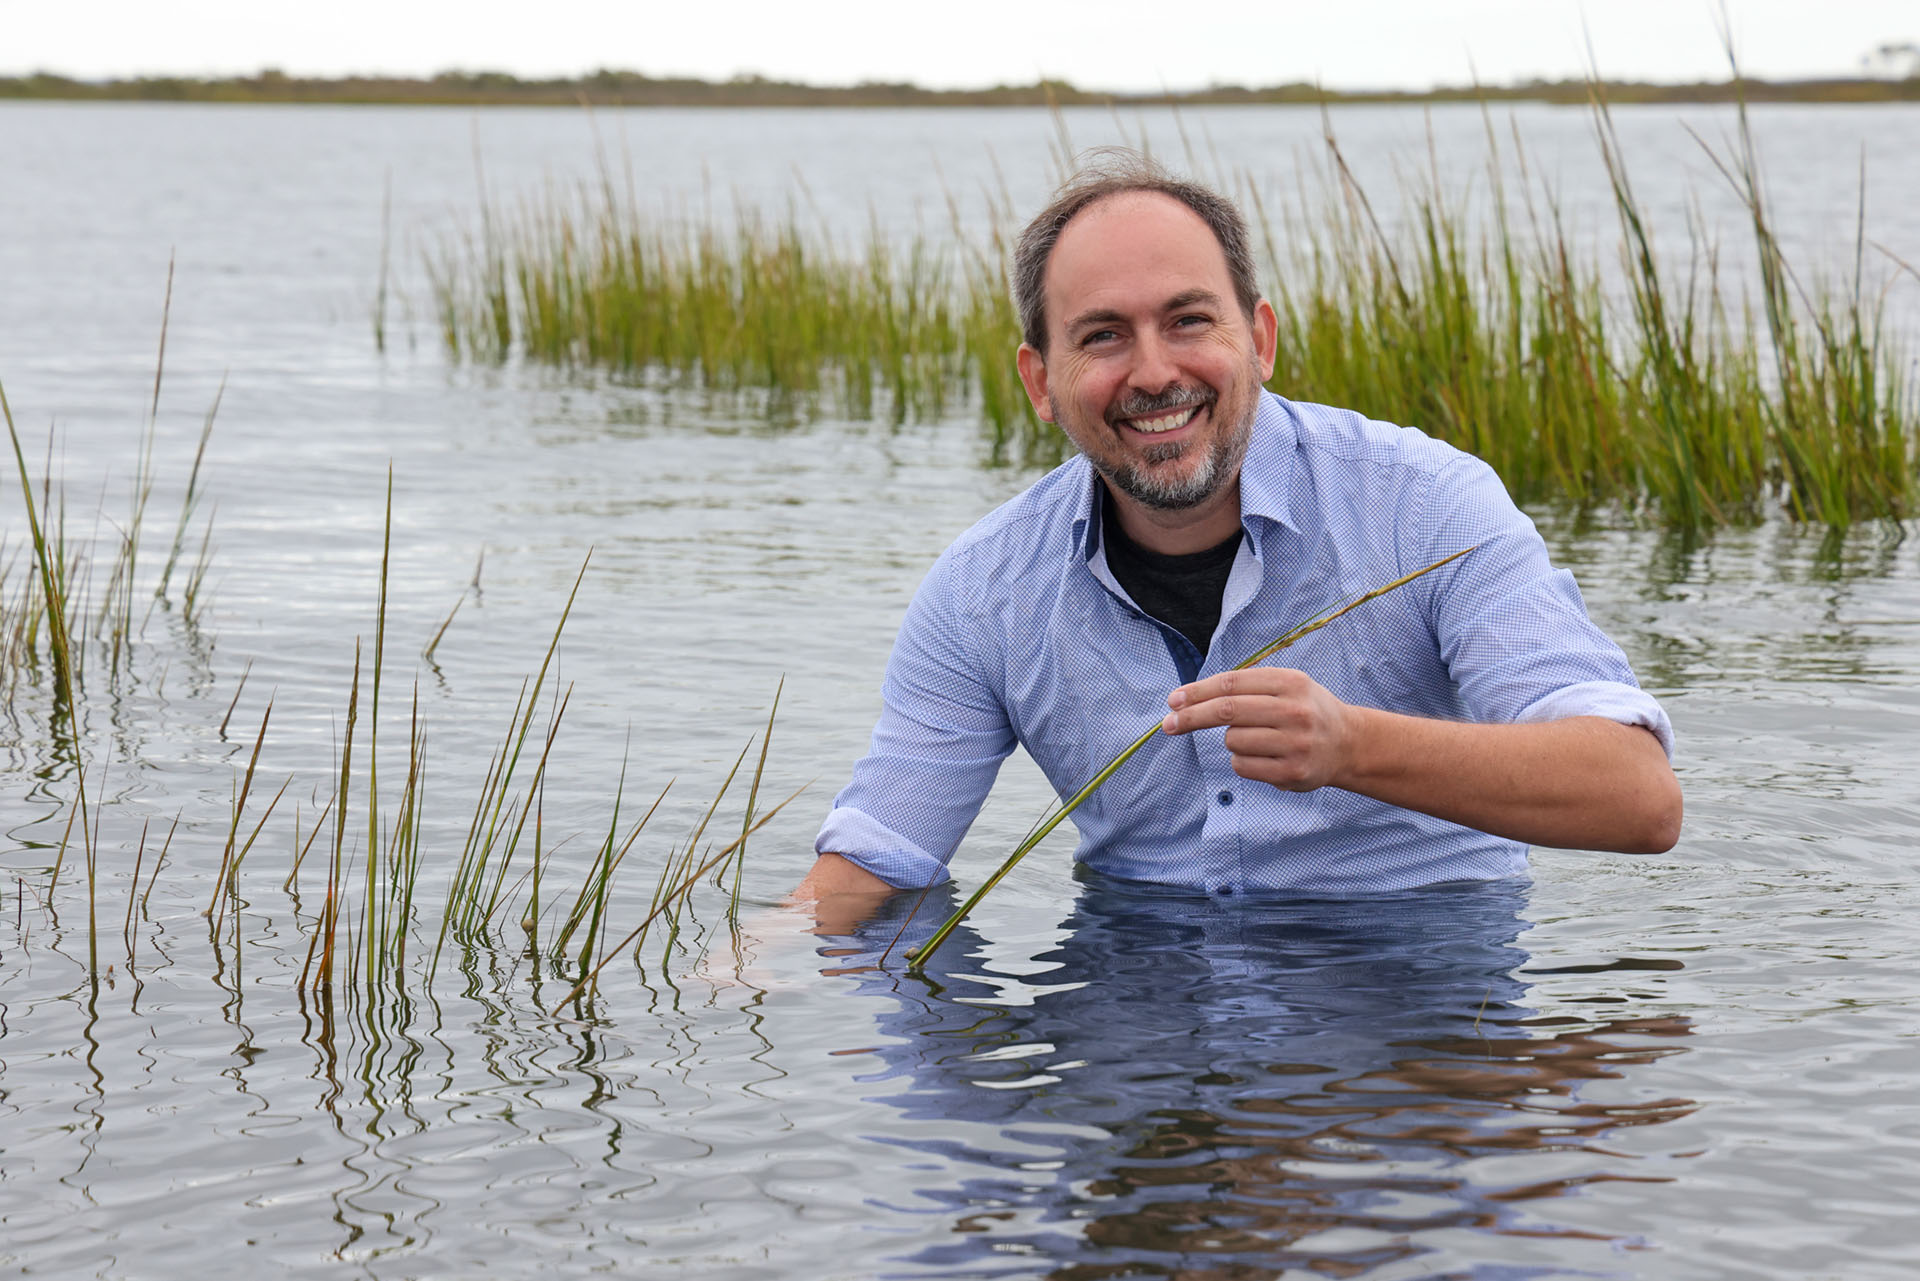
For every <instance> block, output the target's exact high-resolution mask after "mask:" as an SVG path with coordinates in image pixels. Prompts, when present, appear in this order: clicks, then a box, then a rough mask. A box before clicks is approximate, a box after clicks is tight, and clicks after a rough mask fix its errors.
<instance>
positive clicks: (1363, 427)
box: [1275, 397, 1484, 478]
mask: <svg viewBox="0 0 1920 1281" xmlns="http://www.w3.org/2000/svg"><path fill="white" fill-rule="evenodd" d="M1275 399H1276V400H1279V401H1280V407H1281V408H1282V409H1283V410H1284V411H1285V412H1286V413H1287V414H1289V415H1290V417H1291V419H1292V422H1293V426H1294V432H1295V438H1296V440H1297V442H1298V449H1299V451H1300V453H1301V454H1302V455H1303V456H1304V457H1305V458H1306V459H1307V460H1308V462H1309V463H1310V464H1311V463H1313V462H1324V463H1333V464H1345V465H1355V464H1358V465H1361V466H1375V467H1382V468H1391V469H1404V470H1406V471H1409V472H1412V473H1415V474H1418V475H1421V476H1425V477H1428V478H1431V477H1434V476H1437V475H1439V474H1440V473H1442V472H1444V471H1446V470H1448V469H1449V468H1456V467H1460V466H1468V467H1471V466H1473V465H1474V464H1477V463H1478V462H1479V460H1478V459H1476V458H1475V457H1474V456H1473V455H1472V454H1469V453H1467V452H1466V451H1465V450H1462V449H1459V448H1456V447H1455V446H1453V445H1449V444H1448V443H1447V442H1445V441H1443V440H1438V439H1436V438H1434V437H1432V436H1429V435H1428V434H1427V433H1426V432H1424V431H1422V430H1421V429H1420V428H1418V427H1403V426H1401V425H1400V424H1398V423H1390V422H1384V421H1382V420H1380V419H1377V418H1369V417H1367V416H1366V415H1365V414H1362V413H1360V412H1359V411H1357V410H1352V409H1342V408H1340V407H1338V406H1336V405H1319V404H1314V403H1312V402H1310V401H1298V400H1284V399H1281V398H1279V397H1275ZM1481 465H1484V464H1481Z"/></svg>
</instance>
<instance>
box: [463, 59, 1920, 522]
mask: <svg viewBox="0 0 1920 1281" xmlns="http://www.w3.org/2000/svg"><path fill="white" fill-rule="evenodd" d="M1593 119H1594V125H1595V136H1596V141H1597V145H1598V151H1599V160H1600V163H1601V165H1602V166H1603V168H1604V170H1605V173H1606V176H1607V179H1608V190H1609V192H1610V193H1611V197H1612V205H1613V212H1614V214H1615V217H1616V222H1617V224H1618V232H1619V237H1618V241H1617V245H1616V248H1617V257H1618V262H1617V264H1615V265H1612V266H1610V265H1609V264H1608V263H1607V262H1605V261H1604V260H1603V259H1602V258H1601V257H1600V256H1598V255H1595V254H1589V253H1586V252H1583V251H1579V250H1576V249H1575V248H1574V247H1573V245H1572V244H1571V241H1570V237H1569V235H1568V232H1567V229H1566V224H1565V221H1564V219H1563V215H1562V211H1561V209H1560V208H1559V206H1558V204H1557V203H1556V201H1555V199H1554V197H1553V194H1552V192H1551V190H1550V189H1549V188H1548V187H1547V186H1546V185H1545V184H1544V183H1543V182H1539V181H1536V180H1535V179H1534V178H1533V177H1532V175H1531V174H1530V173H1528V171H1527V170H1526V167H1525V155H1524V152H1519V153H1518V160H1519V165H1520V174H1521V182H1522V188H1521V191H1520V193H1519V194H1520V195H1521V196H1522V197H1523V199H1521V200H1520V201H1518V202H1510V201H1509V198H1508V197H1509V192H1508V188H1507V182H1506V176H1505V173H1504V171H1503V165H1502V157H1501V154H1500V148H1499V146H1498V144H1497V142H1496V140H1495V139H1494V137H1493V133H1492V130H1491V129H1490V130H1489V134H1488V141H1489V160H1488V169H1489V178H1490V183H1489V186H1490V189H1491V190H1490V196H1489V203H1490V213H1491V217H1490V218H1488V219H1485V220H1476V219H1475V218H1474V217H1472V216H1471V213H1472V211H1471V210H1470V208H1469V207H1468V204H1467V202H1466V201H1465V200H1463V199H1461V198H1458V197H1456V196H1455V195H1453V194H1450V193H1448V192H1446V191H1443V190H1441V189H1440V188H1439V186H1438V184H1437V182H1436V181H1433V180H1418V179H1414V180H1408V181H1407V182H1406V183H1405V184H1403V187H1402V190H1401V191H1400V193H1399V195H1400V211H1401V214H1402V216H1401V218H1400V219H1399V220H1398V223H1397V226H1398V227H1399V230H1396V231H1389V230H1387V229H1386V227H1385V226H1384V225H1383V223H1382V221H1381V220H1380V219H1379V218H1377V217H1376V215H1375V212H1374V207H1373V204H1372V202H1371V201H1370V199H1369V197H1368V196H1367V194H1366V192H1364V191H1363V190H1362V189H1361V186H1360V184H1359V183H1358V182H1357V181H1356V180H1355V179H1354V177H1353V175H1352V172H1351V170H1350V169H1349V168H1348V166H1347V164H1346V162H1345V159H1344V157H1343V156H1342V155H1341V152H1340V148H1339V144H1338V142H1337V140H1336V139H1335V138H1334V136H1333V133H1332V131H1331V129H1329V130H1328V131H1327V136H1326V153H1325V154H1326V160H1327V164H1326V169H1325V171H1324V174H1323V177H1322V180H1321V182H1320V183H1319V185H1318V187H1317V189H1314V190H1309V191H1307V192H1305V193H1303V194H1302V195H1301V196H1300V198H1299V200H1298V201H1297V204H1296V206H1295V207H1294V208H1292V209H1290V210H1285V211H1282V217H1281V219H1280V220H1279V221H1278V222H1276V220H1275V219H1274V218H1273V217H1270V216H1269V213H1268V210H1267V208H1266V206H1265V203H1264V202H1263V200H1262V198H1261V194H1260V193H1261V183H1260V182H1259V181H1258V180H1257V176H1256V175H1253V174H1242V175H1239V176H1238V177H1237V178H1236V179H1233V180H1230V181H1228V182H1224V183H1221V184H1219V185H1222V186H1229V187H1238V188H1240V189H1242V190H1243V191H1244V192H1245V194H1246V197H1247V204H1248V206H1249V210H1250V213H1251V214H1252V217H1253V221H1254V224H1255V228H1256V234H1257V235H1258V236H1259V237H1260V238H1261V239H1262V240H1263V241H1264V243H1265V245H1266V246H1267V258H1268V264H1267V266H1268V275H1267V279H1268V281H1269V282H1270V285H1269V294H1270V297H1271V298H1272V300H1273V302H1274V305H1275V307H1276V309H1277V311H1278V312H1279V315H1280V320H1281V333H1280V358H1279V361H1278V363H1277V365H1276V368H1275V372H1274V376H1273V379H1272V380H1271V383H1270V385H1271V386H1272V387H1273V388H1274V389H1275V390H1278V391H1280V392H1282V393H1283V394H1285V395H1288V396H1291V397H1294V398H1296V399H1303V400H1315V401H1324V402H1327V403H1331V404H1339V405H1345V406H1350V407H1352V408H1355V409H1358V410H1360V411H1362V412H1364V413H1367V414H1369V415H1371V416H1374V417H1378V418H1383V419H1387V420H1390V421H1394V422H1402V423H1408V424H1411V425H1414V426H1417V427H1420V428H1423V429H1424V430H1426V431H1428V432H1430V433H1432V434H1434V435H1436V436H1438V437H1440V438H1442V439H1445V440H1447V441H1449V442H1451V443H1453V444H1456V445H1459V446H1460V447H1462V448H1465V449H1468V450H1470V451H1472V452H1474V453H1477V454H1479V455H1481V456H1482V457H1484V458H1485V459H1486V460H1487V461H1488V462H1490V463H1492V464H1493V465H1494V467H1495V468H1496V470H1498V471H1499V473H1500V475H1501V476H1502V477H1503V478H1504V479H1505V481H1506V483H1507V485H1508V487H1509V489H1510V490H1511V491H1512V493H1513V495H1514V497H1515V498H1516V499H1518V500H1519V501H1521V502H1523V503H1530V504H1537V503H1565V504H1570V505H1572V506H1575V507H1577V508H1583V509H1595V508H1612V509H1623V510H1626V511H1629V512H1632V513H1635V514H1638V515H1644V516H1646V517H1648V518H1651V519H1656V520H1659V521H1662V522H1665V523H1668V524H1671V525H1675V526H1679V527H1684V528H1694V529H1704V528H1711V527H1714V526H1718V525H1724V524H1737V523H1752V522H1754V521H1758V520H1761V519H1764V518H1765V517H1766V515H1767V514H1769V513H1770V512H1775V511H1781V512H1784V513H1785V514H1786V515H1787V516H1789V517H1790V518H1791V519H1795V520H1803V521H1812V522H1818V523H1822V524H1826V525H1829V526H1832V527H1834V528H1844V527H1845V526H1846V525H1848V524H1849V523H1851V522H1853V521H1857V520H1863V519H1882V518H1884V519H1894V520H1898V519H1904V518H1907V517H1910V516H1912V515H1914V514H1916V513H1920V406H1917V405H1916V403H1915V394H1916V388H1915V387H1914V386H1913V384H1912V383H1911V381H1910V375H1909V373H1908V370H1907V367H1908V361H1909V357H1908V355H1907V353H1905V352H1904V351H1902V350H1899V349H1897V348H1896V346H1895V345H1894V344H1893V343H1891V342H1890V341H1889V339H1888V337H1887V334H1886V331H1885V329H1884V327H1883V324H1882V320H1883V316H1882V312H1881V309H1880V300H1879V299H1877V298H1875V297H1874V296H1873V295H1872V292H1871V286H1870V284H1869V282H1868V281H1867V280H1866V278H1865V272H1864V269H1863V261H1862V260H1863V259H1864V257H1865V252H1864V251H1865V246H1866V240H1865V236H1864V211H1863V217H1862V220H1861V225H1860V226H1859V227H1858V228H1856V239H1855V250H1856V254H1855V269H1854V271H1853V274H1852V277H1851V279H1850V280H1849V281H1847V282H1845V283H1844V286H1843V287H1840V288H1826V289H1822V288H1817V287H1815V288H1810V287H1808V286H1807V284H1806V283H1805V282H1802V281H1800V280H1799V279H1798V278H1797V277H1796V276H1795V274H1794V272H1793V271H1792V269H1791V268H1790V266H1789V264H1788V263H1787V261H1786V259H1785V257H1784V255H1783V253H1782V251H1781V248H1780V245H1779V242H1778V239H1777V237H1776V236H1775V234H1774V231H1773V223H1772V215H1771V212H1770V210H1769V207H1768V204H1767V201H1766V196H1765V191H1764V187H1763V184H1762V183H1761V181H1760V165H1759V159H1758V150H1757V148H1756V146H1755V144H1754V139H1753V132H1752V128H1751V123H1750V121H1749V120H1748V118H1747V115H1746V111H1745V107H1744V104H1743V105H1742V106H1741V109H1740V114H1739V117H1738V120H1739V126H1738V130H1737V138H1736V140H1735V142H1734V143H1733V145H1732V147H1731V149H1730V154H1728V155H1726V156H1724V157H1722V156H1716V163H1717V164H1719V165H1720V167H1721V168H1722V170H1723V172H1724V173H1725V175H1726V177H1727V179H1728V180H1729V182H1730V183H1731V185H1732V187H1733V189H1734V191H1735V192H1736V194H1737V195H1738V197H1739V199H1740V200H1741V202H1742V204H1743V205H1744V206H1745V208H1746V211H1747V217H1746V223H1747V227H1748V231H1749V233H1750V236H1751V241H1752V251H1753V253H1754V255H1755V259H1756V263H1757V269H1758V278H1759V281H1760V298H1759V309H1758V315H1757V316H1756V314H1755V311H1754V309H1753V308H1751V307H1749V306H1748V305H1746V304H1745V303H1744V302H1743V301H1741V299H1740V298H1739V296H1738V295H1737V293H1736V292H1735V291H1734V289H1733V287H1732V286H1730V285H1729V284H1727V283H1726V282H1725V281H1724V280H1723V279H1722V271H1721V264H1722V262H1723V259H1724V252H1725V251H1724V250H1723V248H1722V246H1720V245H1719V244H1718V243H1717V242H1716V241H1715V240H1714V239H1713V237H1712V236H1711V235H1710V234H1709V233H1708V231H1707V230H1706V229H1705V228H1703V227H1702V226H1700V225H1699V223H1698V222H1697V221H1696V222H1694V223H1691V224H1690V225H1689V229H1688V235H1689V243H1688V244H1687V245H1686V249H1687V251H1688V252H1687V254H1686V259H1685V261H1684V263H1683V264H1682V265H1681V267H1680V268H1678V269H1676V268H1675V267H1674V266H1673V264H1672V263H1671V262H1670V261H1669V259H1668V258H1667V257H1666V256H1664V251H1663V250H1662V249H1660V248H1659V247H1657V246H1656V245H1655V243H1654V236H1653V233H1652V231H1651V229H1650V227H1649V225H1648V222H1647V219H1646V217H1645V213H1644V210H1643V207H1642V206H1641V204H1640V202H1639V199H1638V197H1637V196H1636V195H1635V192H1634V189H1633V186H1632V184H1631V182H1630V181H1629V180H1628V176H1627V169H1626V163H1625V159H1624V156H1623V154H1622V152H1621V148H1620V143H1619V139H1618V136H1617V135H1616V133H1615V131H1614V128H1613V121H1612V118H1611V115H1610V113H1609V110H1608V107H1607V104H1606V102H1605V100H1604V98H1603V97H1601V96H1600V94H1599V90H1598V88H1597V87H1596V91H1595V98H1594V102H1593ZM1068 150H1070V144H1063V146H1062V151H1063V154H1064V153H1065V152H1066V151H1068ZM1510 203H1517V205H1518V207H1519V209H1520V211H1521V212H1520V213H1519V214H1518V215H1517V216H1516V214H1515V213H1513V212H1511V211H1510ZM955 225H956V226H957V225H958V219H955ZM1012 225H1013V216H1012V213H1011V210H1010V208H1009V207H1008V205H1007V202H1006V201H1005V199H1004V198H1003V199H1002V200H1001V201H1000V202H999V203H998V204H997V205H996V207H995V209H994V217H993V220H992V223H991V229H990V230H989V232H988V233H987V235H986V236H985V238H984V239H976V240H968V239H966V238H963V237H961V236H960V235H958V234H957V233H956V234H954V236H953V237H952V240H951V242H950V243H948V244H946V245H934V244H931V243H930V242H929V241H928V240H927V239H926V238H925V237H924V236H921V237H916V238H915V239H913V240H912V241H910V242H909V243H908V244H907V245H906V246H905V247H904V248H897V249H896V248H893V247H891V246H890V245H889V244H888V243H887V242H886V241H885V240H884V239H883V238H882V237H881V236H880V235H879V234H878V233H877V232H875V233H873V234H871V235H870V237H869V239H868V241H867V243H866V245H865V246H864V248H863V249H861V250H859V251H857V252H849V251H846V250H845V249H843V248H842V247H840V246H838V245H837V244H835V243H834V242H833V241H832V240H831V239H830V238H828V237H827V236H825V235H824V234H814V233H808V232H806V231H804V230H803V229H802V227H801V226H800V224H799V223H798V221H797V219H795V218H793V217H792V216H789V217H788V218H787V219H786V220H785V221H771V220H768V219H766V218H764V217H762V216H761V215H759V214H758V213H756V212H755V211H753V210H745V211H742V212H741V213H740V214H739V216H738V218H737V220H736V225H735V226H734V227H733V228H732V229H731V230H723V229H722V228H721V227H720V226H718V225H717V224H715V223H713V222H711V221H709V222H707V223H705V224H699V223H696V224H695V225H693V226H692V227H691V228H682V229H674V228H672V227H669V226H668V225H667V224H665V223H663V222H659V221H655V220H650V219H648V218H646V217H643V216H642V215H641V214H640V213H639V212H638V210H637V207H636V205H635V203H634V202H633V201H632V199H631V197H620V196H618V195H616V194H615V193H614V191H613V189H612V185H611V184H610V183H606V182H603V183H602V184H601V187H600V188H599V189H598V190H593V189H589V190H588V191H587V192H585V193H583V194H582V196H581V197H580V198H579V199H578V200H576V201H570V202H569V201H562V200H558V199H548V200H547V201H545V202H543V203H537V204H530V205H526V206H522V207H521V208H520V209H519V210H518V211H517V212H509V211H503V210H500V209H495V208H493V207H491V206H490V205H489V206H486V207H485V208H484V209H483V215H482V218H481V232H480V235H479V237H478V238H477V239H472V240H467V241H462V242H455V243H452V244H449V245H448V246H446V247H444V248H443V249H442V251H441V252H440V253H439V254H438V255H437V256H436V257H435V258H434V259H433V261H432V262H431V264H430V268H431V273H432V277H433V282H434V290H435V296H436V298H437V300H438V307H439V314H440V318H441V327H442V332H443V335H444V337H445V340H446V343H447V346H448V348H449V350H450V351H452V352H453V353H454V354H455V355H456V356H457V357H462V358H467V359H475V360H483V361H495V360H503V359H506V358H508V357H509V356H514V355H517V356H519V357H522V358H525V359H528V360H533V361H539V362H543V363H550V364H555V365H559V366H562V367H566V368H594V369H611V370H615V371H620V372H623V373H626V374H638V373H640V372H642V371H662V372H664V373H666V374H667V375H669V376H672V377H677V378H682V379H685V380H687V381H689V382H691V383H694V384H696V385H699V386H702V387H706V388H723V389H756V388H757V389H764V390H766V391H767V392H769V393H771V394H772V395H773V397H774V400H775V402H776V403H782V404H786V403H791V400H792V398H793V397H796V396H798V397H808V396H812V397H822V396H824V397H829V398H831V399H833V400H834V401H835V402H836V403H837V406H838V407H839V408H840V409H842V410H843V411H844V412H848V413H851V414H854V415H864V414H867V413H871V412H873V411H874V408H875V406H876V404H878V403H879V402H880V401H882V400H884V401H885V402H886V404H887V405H888V406H889V409H888V412H889V413H891V414H892V416H893V417H895V418H896V419H902V418H907V417H918V418H932V417H936V416H939V415H940V414H942V413H943V412H945V411H946V410H947V408H948V406H949V405H951V404H956V403H959V402H960V401H963V400H971V402H972V403H973V405H974V407H975V411H976V412H977V414H978V415H979V417H980V419H981V421H982V423H983V425H984V426H985V428H986V429H987V431H988V433H989V436H990V439H991V442H992V451H991V452H992V457H993V458H994V459H995V460H996V461H1013V462H1020V463H1024V464H1035V463H1045V462H1050V461H1053V460H1056V459H1057V458H1058V457H1060V456H1061V452H1062V449H1063V442H1062V441H1061V439H1060V437H1059V435H1058V434H1057V433H1055V432H1053V431H1051V430H1050V429H1048V428H1046V427H1044V426H1043V425H1041V424H1039V423H1037V422H1036V421H1035V420H1034V418H1033V417H1032V415H1031V414H1030V412H1029V410H1028V406H1027V401H1026V397H1025V395H1024V392H1023V391H1022V390H1021V388H1020V386H1019V383H1018V381H1017V379H1016V378H1015V377H1014V373H1013V360H1012V353H1013V351H1014V349H1015V347H1016V346H1017V345H1018V343H1019V341H1020V336H1019V327H1018V324H1017V321H1016V318H1015V315H1014V311H1013V307H1012V304H1011V302H1010V301H1009V299H1008V297H1007V290H1006V287H1005V271H1004V264H1005V261H1006V256H1007V251H1008V247H1009V239H1010V237H1009V234H1008V230H1007V229H1008V228H1009V227H1011V226H1012ZM1881 297H1882V298H1883V297H1884V295H1881ZM876 398H878V399H876Z"/></svg>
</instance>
